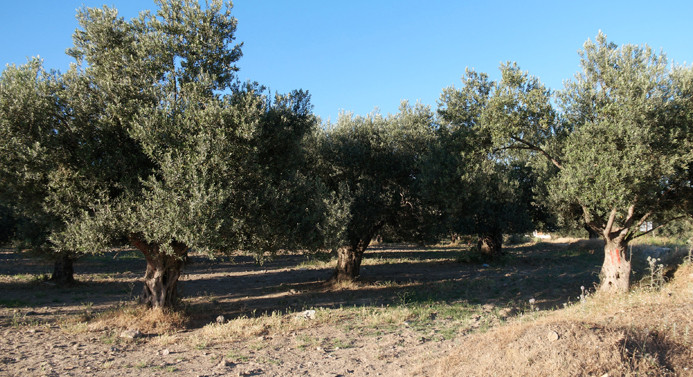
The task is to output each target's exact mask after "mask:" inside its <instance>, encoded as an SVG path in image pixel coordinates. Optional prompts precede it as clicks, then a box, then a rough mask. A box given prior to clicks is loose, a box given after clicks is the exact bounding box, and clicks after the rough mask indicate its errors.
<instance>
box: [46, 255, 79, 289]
mask: <svg viewBox="0 0 693 377" xmlns="http://www.w3.org/2000/svg"><path fill="white" fill-rule="evenodd" d="M74 261H75V259H74V258H73V257H72V256H71V255H69V254H67V253H62V254H60V256H58V259H56V260H55V262H54V263H53V275H52V276H51V278H50V280H51V281H52V282H55V283H56V284H57V285H70V284H74V283H75V270H74V268H73V267H72V265H73V263H74Z"/></svg>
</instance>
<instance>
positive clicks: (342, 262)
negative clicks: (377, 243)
mask: <svg viewBox="0 0 693 377" xmlns="http://www.w3.org/2000/svg"><path fill="white" fill-rule="evenodd" d="M369 243H370V239H369V240H367V241H366V240H360V241H358V242H356V243H354V244H352V245H350V246H348V247H341V248H339V249H338V250H337V268H336V269H335V271H334V276H333V277H332V280H333V281H337V282H340V281H354V280H356V278H357V277H358V276H359V274H360V271H361V260H362V259H363V253H364V252H365V251H366V248H368V244H369Z"/></svg>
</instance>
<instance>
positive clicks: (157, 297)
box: [130, 237, 188, 308]
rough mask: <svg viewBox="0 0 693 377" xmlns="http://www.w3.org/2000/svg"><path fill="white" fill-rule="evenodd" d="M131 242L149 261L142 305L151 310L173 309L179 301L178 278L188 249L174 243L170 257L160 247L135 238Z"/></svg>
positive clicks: (145, 275) (141, 300)
mask: <svg viewBox="0 0 693 377" xmlns="http://www.w3.org/2000/svg"><path fill="white" fill-rule="evenodd" d="M130 240H131V242H132V244H133V245H134V246H135V247H136V248H138V249H139V250H140V251H141V252H142V254H144V257H145V259H146V260H147V270H146V272H145V274H144V290H143V291H142V297H140V303H142V304H145V305H147V306H149V307H150V308H171V307H173V306H174V305H175V304H176V301H177V299H178V278H179V277H180V274H181V270H182V269H183V264H184V260H185V257H186V256H187V253H188V247H187V246H186V245H184V244H182V243H173V244H172V245H171V247H172V248H173V255H170V254H166V253H164V252H163V251H161V249H160V245H157V244H149V243H146V242H144V241H142V240H140V239H138V238H135V237H131V238H130Z"/></svg>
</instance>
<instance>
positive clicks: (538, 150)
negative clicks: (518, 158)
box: [508, 136, 563, 169]
mask: <svg viewBox="0 0 693 377" xmlns="http://www.w3.org/2000/svg"><path fill="white" fill-rule="evenodd" d="M510 138H511V139H512V140H514V141H517V142H518V143H521V144H524V145H526V146H527V147H526V148H519V147H515V148H513V147H508V149H530V150H535V151H537V152H539V153H541V154H543V155H544V157H546V158H548V159H549V161H551V162H552V163H553V164H554V165H555V166H556V167H557V168H559V169H563V165H561V163H560V161H558V160H557V159H556V158H554V157H552V156H551V155H550V154H549V153H548V152H547V151H545V150H544V149H542V148H540V147H538V146H536V145H534V144H532V143H530V142H527V141H525V140H524V139H522V138H519V137H515V136H510Z"/></svg>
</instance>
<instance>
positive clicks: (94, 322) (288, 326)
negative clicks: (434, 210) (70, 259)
mask: <svg viewBox="0 0 693 377" xmlns="http://www.w3.org/2000/svg"><path fill="white" fill-rule="evenodd" d="M597 249H598V247H597ZM508 251H509V255H508V256H507V257H506V258H504V259H503V260H501V261H499V262H494V263H492V264H486V263H482V262H478V261H477V262H475V261H474V260H469V259H470V258H468V257H467V256H465V255H466V254H465V252H464V248H458V247H431V248H425V249H423V248H416V247H413V246H406V245H381V246H375V247H372V248H371V249H369V250H368V251H367V254H366V259H365V261H364V266H363V269H362V275H361V281H360V282H359V283H358V284H353V285H348V286H336V287H335V286H331V285H328V284H326V283H325V281H326V280H327V279H328V278H329V277H330V275H331V271H332V266H333V263H334V260H329V258H325V260H321V259H320V258H316V257H315V256H306V255H301V254H283V255H278V256H277V257H275V258H274V259H273V260H269V261H266V262H265V263H263V264H258V263H257V262H256V261H255V260H254V259H253V258H251V257H248V256H241V255H238V256H234V257H224V258H220V259H216V260H210V259H208V258H203V257H194V258H192V263H191V264H190V265H188V266H186V267H185V275H184V276H183V278H182V280H181V282H180V287H179V288H180V291H181V297H182V304H183V306H184V307H185V312H186V313H187V317H188V318H189V322H188V324H187V326H185V327H184V328H183V329H178V330H175V331H166V332H163V333H162V332H161V331H152V330H151V329H144V330H143V331H141V332H136V333H130V334H127V333H125V332H124V331H125V330H128V329H130V330H139V329H138V328H137V327H138V324H137V323H136V321H133V323H132V324H131V325H127V324H126V325H123V324H122V322H118V320H117V316H116V317H113V318H114V319H113V320H112V321H113V322H112V323H111V324H109V323H108V321H109V320H110V319H109V318H111V317H109V316H108V315H104V313H108V312H109V311H111V312H112V311H113V310H114V308H115V309H116V311H117V310H118V308H120V310H121V311H122V310H124V309H123V308H128V307H130V306H129V305H130V304H129V303H131V302H132V301H133V300H134V299H135V298H136V296H137V295H138V294H139V292H140V291H141V289H142V288H141V282H140V281H139V280H140V278H141V277H142V275H143V273H144V268H145V265H144V261H143V260H142V259H141V258H140V257H139V256H138V254H137V253H136V252H134V251H128V250H121V251H119V252H111V253H107V254H105V255H102V256H97V257H89V258H84V259H83V260H80V261H78V262H77V263H76V264H75V271H76V278H77V280H78V281H79V282H80V283H79V284H78V285H77V286H74V287H68V288H61V287H55V286H53V285H51V284H50V283H49V282H46V281H44V280H43V279H42V275H43V274H46V273H48V272H49V271H50V267H51V266H49V265H47V264H46V263H45V262H42V261H40V260H37V259H31V258H28V257H26V256H24V255H21V254H17V253H15V252H13V251H11V250H3V251H2V252H1V253H0V290H1V291H2V294H1V295H0V334H2V337H1V338H0V355H1V356H0V357H1V358H2V359H1V360H0V361H1V362H0V375H9V376H27V375H31V376H81V375H97V376H130V375H133V376H134V375H172V374H173V375H180V376H223V375H231V376H254V375H258V376H259V375H262V376H303V375H305V376H405V375H412V374H414V373H416V374H420V375H421V374H423V375H426V374H428V373H427V372H426V371H425V370H424V371H421V369H420V367H419V366H420V365H425V364H426V363H430V361H431V360H433V359H436V358H440V357H443V356H445V355H446V354H447V353H448V352H449V351H450V350H451V349H453V348H454V347H456V346H457V345H459V344H461V343H462V342H463V341H464V339H465V337H466V336H467V334H473V333H476V332H479V331H486V330H488V329H490V328H493V327H497V326H498V325H500V324H502V323H505V322H508V321H513V320H514V318H518V317H521V316H522V315H525V313H527V312H533V311H535V310H540V309H542V310H549V309H553V308H557V307H561V305H562V304H563V303H567V302H569V301H570V300H573V301H574V300H576V299H579V297H578V296H579V294H580V292H581V290H580V286H583V287H588V288H589V287H592V286H593V284H594V283H595V281H596V278H597V275H596V274H597V272H598V269H599V264H600V252H598V250H597V252H596V253H595V247H594V245H582V246H576V245H569V244H546V245H543V246H541V245H540V246H517V247H512V248H508ZM530 299H533V300H532V301H531V304H529V302H530V301H529V300H530ZM313 310H314V311H313ZM220 316H223V318H221V317H220ZM121 319H122V316H121ZM104 323H105V324H104ZM127 335H129V336H130V337H133V336H134V338H133V339H130V338H129V337H126V336H127Z"/></svg>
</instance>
